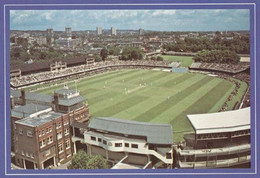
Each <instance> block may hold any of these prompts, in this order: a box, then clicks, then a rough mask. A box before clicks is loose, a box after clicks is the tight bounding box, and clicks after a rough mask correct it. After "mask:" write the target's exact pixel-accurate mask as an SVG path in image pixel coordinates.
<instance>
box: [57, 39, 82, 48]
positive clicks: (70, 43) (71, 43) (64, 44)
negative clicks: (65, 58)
mask: <svg viewBox="0 0 260 178" xmlns="http://www.w3.org/2000/svg"><path fill="white" fill-rule="evenodd" d="M81 44H82V41H81V39H80V38H77V39H71V38H59V39H57V40H56V41H55V45H56V46H57V47H60V48H72V49H74V48H76V47H77V46H78V45H81Z"/></svg>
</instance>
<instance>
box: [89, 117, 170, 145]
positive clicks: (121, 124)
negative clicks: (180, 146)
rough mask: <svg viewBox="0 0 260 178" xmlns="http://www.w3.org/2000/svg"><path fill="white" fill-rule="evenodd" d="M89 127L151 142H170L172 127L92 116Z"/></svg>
mask: <svg viewBox="0 0 260 178" xmlns="http://www.w3.org/2000/svg"><path fill="white" fill-rule="evenodd" d="M89 128H91V129H96V130H99V131H104V132H111V133H119V134H124V135H136V136H145V137H147V142H148V143H151V144H172V143H173V138H172V127H171V125H169V124H152V123H146V122H136V121H128V120H122V119H116V118H104V117H98V118H94V119H93V120H92V121H91V122H90V124H89Z"/></svg>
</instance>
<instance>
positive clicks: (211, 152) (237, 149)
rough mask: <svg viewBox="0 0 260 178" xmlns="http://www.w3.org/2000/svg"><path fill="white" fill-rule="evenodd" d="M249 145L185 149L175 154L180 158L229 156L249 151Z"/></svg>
mask: <svg viewBox="0 0 260 178" xmlns="http://www.w3.org/2000/svg"><path fill="white" fill-rule="evenodd" d="M250 148H251V145H250V144H244V145H237V146H230V147H223V148H212V149H198V150H193V149H192V148H186V149H184V150H181V149H177V152H178V153H179V154H180V155H181V156H192V155H195V156H196V157H204V156H217V155H229V154H234V153H242V152H246V151H250Z"/></svg>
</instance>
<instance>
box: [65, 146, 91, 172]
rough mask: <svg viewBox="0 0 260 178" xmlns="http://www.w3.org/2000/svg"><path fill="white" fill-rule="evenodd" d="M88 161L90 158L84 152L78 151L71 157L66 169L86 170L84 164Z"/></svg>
mask: <svg viewBox="0 0 260 178" xmlns="http://www.w3.org/2000/svg"><path fill="white" fill-rule="evenodd" d="M89 159H90V157H89V156H88V155H87V153H86V152H85V151H83V150H79V151H78V153H77V154H76V155H74V156H73V157H72V159H71V164H70V165H69V166H68V169H86V163H87V161H88V160H89Z"/></svg>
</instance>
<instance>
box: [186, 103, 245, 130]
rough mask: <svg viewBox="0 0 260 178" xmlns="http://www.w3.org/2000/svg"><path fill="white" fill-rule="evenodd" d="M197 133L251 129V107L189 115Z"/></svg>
mask: <svg viewBox="0 0 260 178" xmlns="http://www.w3.org/2000/svg"><path fill="white" fill-rule="evenodd" d="M187 117H188V119H189V121H190V123H191V124H192V126H193V128H194V129H195V131H196V133H197V134H207V133H222V132H234V131H239V130H247V129H250V107H248V108H243V109H239V110H234V111H226V112H218V113H209V114H194V115H187Z"/></svg>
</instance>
